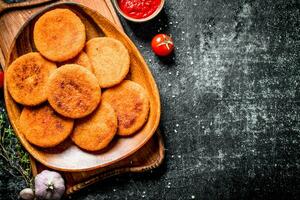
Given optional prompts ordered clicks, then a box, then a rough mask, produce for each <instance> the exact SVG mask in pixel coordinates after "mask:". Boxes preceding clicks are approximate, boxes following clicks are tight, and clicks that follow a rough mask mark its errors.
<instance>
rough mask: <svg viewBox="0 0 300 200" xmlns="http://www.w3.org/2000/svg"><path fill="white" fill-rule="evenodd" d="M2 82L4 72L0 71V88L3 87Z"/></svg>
mask: <svg viewBox="0 0 300 200" xmlns="http://www.w3.org/2000/svg"><path fill="white" fill-rule="evenodd" d="M3 83H4V72H3V71H0V88H3Z"/></svg>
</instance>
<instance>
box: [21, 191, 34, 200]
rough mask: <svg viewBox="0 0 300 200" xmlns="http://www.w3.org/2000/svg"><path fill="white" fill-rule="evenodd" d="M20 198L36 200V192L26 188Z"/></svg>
mask: <svg viewBox="0 0 300 200" xmlns="http://www.w3.org/2000/svg"><path fill="white" fill-rule="evenodd" d="M20 197H21V198H22V199H24V200H32V199H33V198H34V192H33V190H32V189H31V188H25V189H23V190H21V192H20Z"/></svg>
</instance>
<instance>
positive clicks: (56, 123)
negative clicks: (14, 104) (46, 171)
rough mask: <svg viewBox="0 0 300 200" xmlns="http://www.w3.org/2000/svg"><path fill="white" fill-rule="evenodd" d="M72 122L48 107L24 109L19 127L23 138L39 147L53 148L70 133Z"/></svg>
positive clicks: (46, 105)
mask: <svg viewBox="0 0 300 200" xmlns="http://www.w3.org/2000/svg"><path fill="white" fill-rule="evenodd" d="M73 123H74V120H72V119H68V118H65V117H62V116H60V115H58V114H56V113H55V112H54V110H53V109H52V108H51V107H50V106H49V105H48V104H45V105H41V106H38V107H24V109H23V110H22V113H21V116H20V119H19V127H20V130H21V132H22V133H23V134H24V136H25V138H26V139H27V140H28V141H29V142H30V143H32V144H34V145H36V146H39V147H53V146H56V145H58V144H59V143H61V142H62V141H64V140H65V139H66V138H67V137H68V136H69V134H70V133H71V132H72V129H73Z"/></svg>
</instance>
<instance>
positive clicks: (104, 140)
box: [71, 102, 118, 151]
mask: <svg viewBox="0 0 300 200" xmlns="http://www.w3.org/2000/svg"><path fill="white" fill-rule="evenodd" d="M117 124H118V121H117V116H116V113H115V111H114V109H113V108H112V107H111V106H110V105H109V104H107V103H103V102H101V104H100V105H99V107H98V108H97V109H96V110H95V111H94V112H93V113H92V114H91V115H89V116H87V117H86V118H83V119H79V120H77V121H76V122H75V128H74V131H73V134H72V135H71V138H72V140H73V142H74V143H75V144H76V145H78V146H79V147H81V148H82V149H85V150H88V151H97V150H101V149H103V148H105V147H107V146H108V144H109V143H110V142H111V141H112V139H113V137H114V136H115V134H116V132H117Z"/></svg>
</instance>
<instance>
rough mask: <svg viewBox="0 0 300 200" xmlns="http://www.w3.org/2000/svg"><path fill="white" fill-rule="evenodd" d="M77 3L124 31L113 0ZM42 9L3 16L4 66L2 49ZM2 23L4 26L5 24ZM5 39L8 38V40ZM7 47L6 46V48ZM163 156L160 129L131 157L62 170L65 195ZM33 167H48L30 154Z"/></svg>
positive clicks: (145, 166)
mask: <svg viewBox="0 0 300 200" xmlns="http://www.w3.org/2000/svg"><path fill="white" fill-rule="evenodd" d="M77 2H82V3H83V4H84V5H86V6H88V7H90V8H93V9H95V10H97V11H98V12H100V13H101V14H102V15H104V16H105V17H106V18H107V19H109V20H110V21H111V22H113V23H114V24H115V25H116V26H117V27H118V29H119V30H120V31H123V28H122V26H121V23H120V21H119V18H118V17H117V15H116V13H115V11H114V8H113V6H112V4H111V2H110V0H98V1H97V0H96V1H81V0H78V1H77ZM40 9H42V8H41V7H38V8H30V9H27V10H16V11H12V12H7V13H5V14H3V15H2V16H1V17H0V23H1V30H2V31H1V32H0V35H1V37H0V41H1V42H0V47H1V52H0V60H1V64H2V67H4V60H5V58H7V54H2V52H6V53H7V49H9V46H10V44H11V43H12V41H13V38H14V37H15V35H16V34H17V31H18V29H19V28H20V27H21V26H22V25H23V24H24V23H25V21H26V20H27V19H28V18H29V17H30V16H32V14H33V13H35V12H38V11H39V10H40ZM9 20H12V21H9ZM12 22H13V23H12ZM2 25H5V27H3V26H2ZM12 25H13V26H12ZM2 38H6V40H4V39H2ZM4 49H6V51H5V50H4ZM163 159H164V143H163V139H162V136H161V135H160V134H159V132H157V133H156V134H155V135H154V137H152V138H151V139H150V140H149V141H148V142H147V143H146V144H145V145H144V146H143V147H142V148H141V149H140V150H138V151H137V152H136V153H134V154H133V155H131V156H130V157H129V158H127V159H123V160H121V161H119V162H117V163H115V164H113V165H110V166H108V167H103V168H100V169H97V170H92V171H86V172H62V173H63V176H64V178H65V180H66V184H67V190H66V194H71V193H73V192H76V191H78V190H80V189H82V188H84V187H86V186H88V185H91V184H92V183H95V182H97V181H101V180H103V179H105V178H108V177H111V176H115V175H118V174H122V173H128V172H136V173H138V172H143V171H147V170H150V169H153V168H155V167H158V166H159V165H160V164H161V163H162V161H163ZM31 166H32V173H33V175H34V176H35V175H36V174H37V173H39V172H40V171H42V170H43V169H45V168H47V167H45V166H44V165H42V164H41V163H39V162H38V161H36V160H35V159H34V158H33V157H31Z"/></svg>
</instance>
